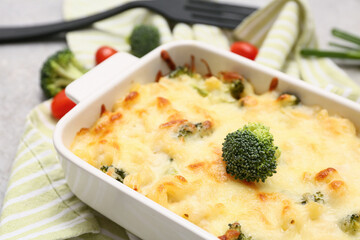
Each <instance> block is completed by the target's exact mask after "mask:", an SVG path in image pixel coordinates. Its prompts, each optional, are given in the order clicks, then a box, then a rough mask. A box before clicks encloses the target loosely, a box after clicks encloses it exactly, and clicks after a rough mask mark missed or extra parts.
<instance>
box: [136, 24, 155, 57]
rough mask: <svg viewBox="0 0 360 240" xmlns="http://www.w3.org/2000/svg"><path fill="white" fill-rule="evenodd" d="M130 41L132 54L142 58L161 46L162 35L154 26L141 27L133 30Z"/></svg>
mask: <svg viewBox="0 0 360 240" xmlns="http://www.w3.org/2000/svg"><path fill="white" fill-rule="evenodd" d="M129 41H130V46H131V53H132V54H133V55H135V56H136V57H142V56H144V55H145V54H147V53H148V52H150V51H151V50H153V49H154V48H156V47H157V46H159V45H160V33H159V30H158V29H157V28H156V27H154V26H150V25H139V26H136V27H135V28H134V29H133V31H132V33H131V35H130V38H129Z"/></svg>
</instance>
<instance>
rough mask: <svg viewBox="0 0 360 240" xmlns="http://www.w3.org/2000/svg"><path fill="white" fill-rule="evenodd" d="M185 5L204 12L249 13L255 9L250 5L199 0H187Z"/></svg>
mask: <svg viewBox="0 0 360 240" xmlns="http://www.w3.org/2000/svg"><path fill="white" fill-rule="evenodd" d="M185 7H186V8H188V9H190V10H191V9H193V10H201V11H206V12H209V11H211V12H229V13H236V14H239V15H250V14H251V13H252V12H254V11H255V10H256V9H255V8H251V7H244V6H236V5H229V4H223V3H215V2H208V1H201V0H188V1H187V3H186V4H185Z"/></svg>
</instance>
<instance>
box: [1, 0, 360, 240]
mask: <svg viewBox="0 0 360 240" xmlns="http://www.w3.org/2000/svg"><path fill="white" fill-rule="evenodd" d="M122 2H125V0H108V1H104V2H102V4H101V6H99V4H98V1H96V0H65V1H64V16H65V18H66V19H71V18H76V17H79V16H81V15H88V14H91V13H94V12H96V11H101V10H103V9H105V8H111V7H112V6H114V5H118V4H119V3H122ZM99 7H100V8H99ZM308 13H309V11H308V9H307V5H306V2H305V1H301V0H276V1H273V2H271V3H269V4H268V5H267V6H266V7H264V8H262V9H260V10H258V11H257V12H255V13H254V14H253V15H252V16H250V17H249V18H248V19H247V20H246V21H244V22H243V23H242V24H241V25H240V26H239V27H238V28H237V29H236V30H235V31H234V32H233V33H231V32H229V31H224V30H222V29H219V28H217V27H213V26H206V25H201V24H195V25H193V26H189V25H187V24H183V23H179V24H177V25H176V26H175V27H174V29H172V31H171V29H170V28H169V26H168V24H167V22H166V21H165V19H164V18H163V17H161V16H159V15H156V14H152V13H150V12H149V11H148V10H146V9H133V10H129V11H127V12H124V13H122V14H119V15H117V16H114V17H112V18H109V19H106V20H103V21H100V22H98V23H95V24H94V26H93V27H92V28H89V29H86V30H81V31H75V32H71V33H69V34H67V43H68V45H69V47H70V49H71V50H72V51H74V52H75V54H76V56H77V57H78V58H79V60H80V61H81V62H82V63H83V64H84V65H85V66H87V67H89V68H90V67H92V66H93V65H94V53H95V51H96V49H97V48H98V47H99V46H101V45H109V46H112V47H114V48H116V49H117V50H119V51H129V49H130V47H129V44H128V42H127V38H128V36H129V34H130V32H131V30H132V28H133V27H134V26H135V25H137V24H140V23H147V24H152V25H155V26H157V27H158V28H159V30H160V32H161V42H162V43H166V42H169V41H176V40H180V39H193V40H197V41H202V42H206V43H208V44H212V45H213V46H214V47H218V48H222V49H225V50H228V49H229V47H230V44H231V42H232V41H234V40H235V38H236V39H242V40H246V41H250V42H252V43H254V44H256V45H257V46H258V47H259V48H260V50H259V54H258V56H257V58H256V61H257V62H259V63H261V64H264V65H266V66H269V67H272V68H275V69H278V70H281V71H284V72H287V73H289V74H291V75H294V76H297V77H299V78H301V79H303V80H305V81H307V82H309V83H312V84H314V85H316V86H318V87H322V88H325V89H327V90H330V91H333V92H336V93H338V94H340V95H342V96H344V97H348V98H350V99H352V100H355V101H358V102H359V96H360V95H359V92H360V91H359V86H358V85H356V84H355V83H353V82H352V81H351V80H350V79H349V78H348V77H347V76H346V74H345V73H344V72H343V71H341V69H339V68H338V67H337V66H336V65H335V64H333V63H332V62H331V61H330V60H329V59H315V58H310V59H304V58H302V57H301V56H300V55H299V49H300V48H301V47H302V46H316V39H315V35H314V32H315V31H314V26H313V25H312V20H311V18H310V16H309V14H308ZM49 105H50V101H47V102H44V103H42V104H41V105H39V106H38V107H36V108H35V109H34V110H33V111H31V113H30V114H29V115H28V117H27V120H26V127H25V132H24V135H23V137H22V138H21V141H20V146H19V149H18V154H17V156H16V159H15V161H14V164H13V169H12V173H11V177H10V181H9V185H8V189H7V192H6V196H5V199H4V205H3V207H2V212H1V218H0V239H4V240H5V239H46V240H52V239H69V238H74V239H135V238H134V236H133V235H131V234H129V233H127V232H126V231H125V230H124V229H123V228H121V227H120V226H118V225H116V224H115V223H113V222H111V221H110V220H108V219H106V218H105V217H103V216H102V215H101V214H99V213H97V212H95V211H93V210H92V209H90V208H89V207H87V206H85V205H84V204H83V203H82V202H81V201H79V200H78V199H77V198H76V197H75V196H74V195H73V194H72V193H71V191H70V190H69V188H68V186H67V185H66V182H65V179H64V174H63V172H62V170H61V166H60V164H59V162H58V160H57V157H56V154H55V151H54V148H53V145H52V142H51V135H52V131H53V129H54V126H55V124H56V122H55V120H54V119H52V117H51V115H50V110H49Z"/></svg>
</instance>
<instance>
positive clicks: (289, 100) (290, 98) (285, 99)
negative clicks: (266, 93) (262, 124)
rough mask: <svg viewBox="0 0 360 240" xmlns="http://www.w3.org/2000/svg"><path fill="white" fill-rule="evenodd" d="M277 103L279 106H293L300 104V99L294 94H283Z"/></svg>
mask: <svg viewBox="0 0 360 240" xmlns="http://www.w3.org/2000/svg"><path fill="white" fill-rule="evenodd" d="M277 101H278V102H279V103H280V104H281V106H283V107H286V106H295V105H298V104H299V103H300V98H299V97H298V96H296V95H295V94H291V93H283V94H281V95H280V96H279V97H278V98H277Z"/></svg>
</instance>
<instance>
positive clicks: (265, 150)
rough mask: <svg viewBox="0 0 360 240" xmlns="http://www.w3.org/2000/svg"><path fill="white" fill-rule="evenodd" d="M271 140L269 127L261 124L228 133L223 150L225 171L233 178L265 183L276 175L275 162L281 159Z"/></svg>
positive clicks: (250, 124)
mask: <svg viewBox="0 0 360 240" xmlns="http://www.w3.org/2000/svg"><path fill="white" fill-rule="evenodd" d="M273 141H274V139H273V136H272V134H271V133H270V131H269V128H268V127H265V126H264V125H262V124H261V123H249V124H247V125H245V126H244V127H243V128H242V129H239V130H237V131H235V132H232V133H229V134H228V135H227V136H226V137H225V141H224V142H223V148H222V150H223V154H222V157H223V160H224V161H225V163H226V172H227V173H228V174H230V175H232V176H234V177H235V179H240V180H245V181H248V182H254V181H256V182H259V181H260V180H261V181H262V182H265V180H266V178H267V177H270V176H272V175H273V174H274V173H276V167H277V161H276V160H277V159H278V158H279V156H280V151H279V149H278V147H276V146H274V144H273Z"/></svg>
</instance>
